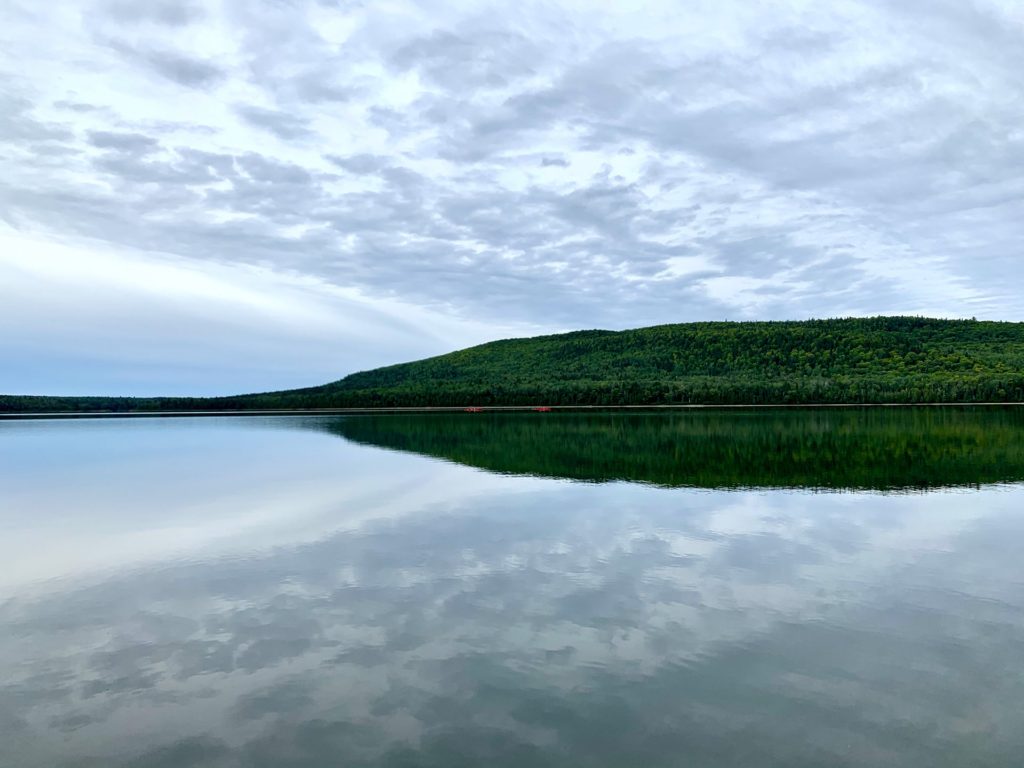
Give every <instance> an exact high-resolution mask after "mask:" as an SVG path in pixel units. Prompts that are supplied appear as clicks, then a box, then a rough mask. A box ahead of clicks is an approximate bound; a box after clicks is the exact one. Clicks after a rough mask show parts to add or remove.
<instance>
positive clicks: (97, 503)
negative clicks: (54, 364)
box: [0, 409, 1024, 768]
mask: <svg viewBox="0 0 1024 768" xmlns="http://www.w3.org/2000/svg"><path fill="white" fill-rule="evenodd" d="M1022 483H1024V411H1022V410H1014V409H894V410H890V409H885V410H821V411H731V412H721V411H707V412H704V411H701V412H686V413H678V412H677V413H657V414H640V413H635V414H623V413H614V414H594V413H590V414H585V415H573V414H564V413H553V414H525V413H519V414H489V413H485V414H473V415H470V414H454V415H440V414H436V415H434V414H432V415H419V416H407V415H393V416H351V417H321V416H316V417H291V416H289V417H235V418H173V419H172V418H167V419H157V418H153V419H111V420H88V421H70V420H68V421H63V420H40V421H7V422H0V765H2V766H4V768H7V767H8V766H10V767H11V768H14V767H17V768H37V767H38V768H65V767H67V766H78V767H81V768H86V767H88V768H100V767H102V768H110V767H112V766H133V767H134V768H143V767H145V768H151V767H152V768H155V767H157V766H163V767H167V768H171V767H173V768H200V767H201V768H243V767H245V768H248V767H249V766H254V767H256V766H259V767H262V766H266V768H287V767H290V766H291V767H294V766H308V767H309V768H314V767H315V768H330V767H333V766H346V767H350V766H356V767H358V766H403V767H405V768H412V767H413V766H436V767H437V768H442V767H443V768H452V767H454V766H516V767H517V768H523V767H526V766H530V767H532V766H542V767H543V766H617V767H619V766H636V765H644V766H650V767H654V766H690V765H692V766H701V767H710V768H715V767H717V766H743V767H744V768H749V767H752V766H780V767H781V766H786V768H794V767H796V766H807V767H808V768H810V767H811V766H815V767H818V766H826V765H827V766H914V767H915V768H920V766H930V767H934V766H958V767H962V766H975V767H976V766H1000V767H1004V766H1016V765H1021V764H1022V762H1024V484H1022Z"/></svg>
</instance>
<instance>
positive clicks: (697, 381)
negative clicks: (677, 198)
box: [259, 317, 1024, 406]
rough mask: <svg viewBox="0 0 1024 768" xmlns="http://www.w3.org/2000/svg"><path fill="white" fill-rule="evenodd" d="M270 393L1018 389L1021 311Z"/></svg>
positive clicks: (534, 348)
mask: <svg viewBox="0 0 1024 768" xmlns="http://www.w3.org/2000/svg"><path fill="white" fill-rule="evenodd" d="M259 399H260V401H262V402H266V403H276V404H279V405H282V406H283V405H286V404H293V403H301V404H303V405H308V406H315V405H337V406H374V405H377V406H392V405H393V406H400V405H401V406H418V405H424V406H425V405H455V406H457V405H468V404H476V405H489V404H494V405H499V404H504V405H530V404H538V403H544V404H548V405H634V404H667V403H720V404H736V403H815V402H936V401H944V402H963V401H988V400H993V401H1007V400H1014V401H1019V400H1024V323H993V322H976V321H955V320H932V319H925V318H912V317H881V318H867V319H850V320H812V321H806V322H779V323H687V324H681V325H662V326H655V327H652V328H641V329H637V330H632V331H621V332H612V331H577V332H575V333H567V334H560V335H556V336H541V337H537V338H532V339H509V340H505V341H497V342H492V343H490V344H482V345H480V346H477V347H471V348H469V349H464V350H461V351H458V352H452V353H450V354H447V355H441V356H440V357H433V358H429V359H427V360H420V361H417V362H414V363H405V364H402V365H393V366H388V367H386V368H378V369H376V370H372V371H366V372H363V373H357V374H353V375H351V376H348V377H346V378H344V379H342V380H341V381H338V382H334V383H332V384H327V385H325V386H322V387H315V388H312V389H308V390H299V391H293V392H285V393H279V394H276V395H274V394H271V395H262V396H259Z"/></svg>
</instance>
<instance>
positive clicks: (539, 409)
mask: <svg viewBox="0 0 1024 768" xmlns="http://www.w3.org/2000/svg"><path fill="white" fill-rule="evenodd" d="M533 410H535V411H537V412H538V413H548V412H549V411H550V410H551V409H550V408H549V407H548V406H546V405H539V406H537V407H536V408H534V409H533Z"/></svg>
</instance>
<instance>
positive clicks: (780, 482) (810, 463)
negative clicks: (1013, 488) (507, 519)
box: [309, 407, 1024, 490]
mask: <svg viewBox="0 0 1024 768" xmlns="http://www.w3.org/2000/svg"><path fill="white" fill-rule="evenodd" d="M309 426H310V427H311V428H314V429H323V430H327V431H330V432H334V433H335V434H338V435H341V436H342V437H345V438H347V439H349V440H353V441H355V442H358V443H364V444H366V445H378V446H381V447H383V448H394V449H398V450H403V451H414V452H416V453H422V454H427V455H430V456H437V457H439V458H444V459H449V460H452V461H457V462H461V463H463V464H469V465H470V466H474V467H481V468H482V469H489V470H492V471H496V472H505V473H512V474H526V475H539V476H543V477H565V478H572V479H574V480H589V481H607V480H630V481H633V482H644V483H652V484H655V485H665V486H673V487H677V486H691V487H696V488H822V489H823V488H830V489H855V490H907V489H928V488H944V487H953V486H975V485H979V484H984V483H1007V482H1018V481H1021V480H1024V441H1022V440H1021V435H1024V409H1020V408H1016V407H1009V408H930V407H929V408H863V409H850V408H833V409H812V410H797V411H793V410H782V409H776V410H765V409H748V410H717V411H715V410H710V411H704V410H700V411H668V412H665V411H661V412H639V413H637V412H622V411H618V412H604V413H596V414H595V413H590V414H587V413H571V412H570V413H567V412H558V413H550V414H543V415H541V414H530V415H528V416H527V415H525V414H522V413H502V412H492V413H487V414H484V415H477V416H474V417H473V418H466V416H465V415H463V414H457V415H452V414H444V413H442V414H437V413H427V414H423V413H421V414H402V415H385V416H364V417H360V418H351V419H342V420H336V421H319V422H312V421H311V422H309Z"/></svg>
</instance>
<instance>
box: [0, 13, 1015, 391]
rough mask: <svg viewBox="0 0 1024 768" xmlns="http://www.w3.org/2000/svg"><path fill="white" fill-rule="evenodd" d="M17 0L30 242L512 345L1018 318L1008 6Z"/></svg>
mask: <svg viewBox="0 0 1024 768" xmlns="http://www.w3.org/2000/svg"><path fill="white" fill-rule="evenodd" d="M3 14H4V17H5V18H4V22H5V23H4V25H3V31H2V32H0V35H2V43H3V45H2V46H0V48H2V50H3V51H4V54H2V59H0V77H2V87H0V99H2V101H3V105H2V108H0V115H2V117H0V142H2V144H0V151H2V153H3V155H2V156H3V158H4V165H5V173H4V174H3V177H2V178H0V211H2V216H3V219H4V220H5V221H6V223H7V225H8V226H9V227H11V228H13V229H14V230H15V231H16V232H18V233H21V234H23V235H24V234H26V233H28V234H30V235H31V236H32V237H44V238H57V237H59V238H61V239H63V240H64V241H65V242H70V243H72V244H74V243H78V242H80V241H82V240H84V239H88V240H89V241H90V242H91V243H92V244H93V247H94V248H95V247H98V248H100V249H103V248H105V247H109V248H110V249H115V250H119V251H126V250H128V251H131V252H132V253H134V254H135V256H134V258H136V259H137V260H146V259H149V258H152V256H151V254H153V253H160V254H162V256H163V257H164V258H166V257H168V256H170V257H174V258H178V259H183V260H190V261H200V262H206V263H214V264H217V265H223V266H226V267H228V268H236V267H240V268H243V269H250V268H254V267H255V268H259V269H263V270H266V271H268V273H272V274H275V275H281V276H291V277H296V276H298V277H299V278H301V279H310V280H316V281H318V282H321V283H323V284H325V285H327V286H332V287H335V288H340V289H344V290H346V291H351V292H357V293H358V294H359V295H360V296H361V297H365V298H368V299H371V300H373V299H378V298H384V297H386V298H388V299H390V300H392V301H396V302H399V303H401V304H402V305H403V306H405V307H408V308H410V311H412V312H415V311H418V310H419V309H421V308H428V309H430V310H431V311H435V312H438V313H441V314H443V315H445V316H447V317H451V318H455V319H458V318H473V319H474V320H475V321H477V322H479V323H484V324H489V325H490V327H491V328H492V335H495V336H496V335H500V334H499V329H502V330H504V329H507V328H509V327H513V326H514V327H518V328H524V329H527V330H530V329H533V330H538V331H540V330H558V329H563V328H574V327H595V326H601V327H629V326H638V325H645V324H652V323H660V322H673V321H684V320H693V319H707V318H730V319H745V318H799V317H809V316H824V315H829V316H832V315H845V314H869V313H883V312H885V313H889V312H901V313H923V314H932V315H951V316H978V317H990V318H1003V319H1021V318H1022V317H1024V300H1022V299H1021V298H1020V292H1019V291H1017V290H1014V289H1013V286H1012V283H1011V282H1010V281H1011V280H1012V279H1013V278H1014V277H1015V273H1016V270H1017V269H1018V262H1019V256H1020V242H1021V240H1022V235H1024V224H1021V222H1022V221H1024V202H1022V201H1024V194H1022V193H1024V182H1022V181H1021V178H1020V175H1019V173H1018V172H1017V169H1018V168H1019V167H1020V165H1021V162H1022V161H1024V131H1022V130H1021V128H1020V126H1021V124H1022V123H1024V107H1022V106H1021V104H1024V98H1022V97H1024V93H1022V91H1024V86H1022V85H1021V81H1020V77H1019V72H1020V71H1021V70H1022V69H1024V53H1022V51H1024V46H1022V45H1021V43H1022V42H1024V15H1022V13H1021V11H1020V9H1019V6H1018V5H1017V4H1015V3H1012V2H1009V1H1008V0H979V2H975V3H971V4H965V3H962V2H954V1H953V0H939V1H938V2H929V3H923V2H906V1H905V0H901V2H895V1H893V2H885V1H883V0H877V1H876V2H838V3H829V4H827V5H822V4H820V3H805V2H796V1H795V0H775V1H774V2H768V3H759V4H757V5H756V6H753V7H752V6H751V4H749V3H742V2H739V0H736V2H725V3H722V2H716V3H710V2H708V3H703V2H697V3H688V4H685V5H684V6H681V5H679V4H677V3H653V2H652V3H644V4H641V5H640V6H635V5H631V6H630V8H629V10H625V9H617V8H615V7H604V8H594V7H592V6H591V5H590V4H582V3H573V2H562V3H544V4H534V3H526V4H518V5H517V6H516V8H515V9H514V10H510V9H509V7H508V6H507V4H494V5H493V6H487V5H484V4H480V3H471V4H458V3H431V2H420V3H407V2H399V3H395V4H389V5H387V6H381V5H380V4H365V5H364V4H361V3H355V2H352V3H341V2H338V3H335V2H326V1H321V2H313V1H312V0H309V1H308V2H304V1H303V0H292V1H290V2H277V3H269V2H267V3H236V2H229V1H227V0H225V1H224V2H208V3H198V2H197V3H177V2H175V3H170V2H167V3H164V2H154V3H145V4H138V3H125V2H120V0H105V1H103V2H93V3H79V2H76V3H70V2H64V3H55V4H47V6H46V8H45V9H44V8H42V7H41V6H38V5H37V4H34V3H28V2H21V3H19V2H15V3H13V4H8V6H7V9H6V10H5V11H4V12H3ZM15 255H16V256H17V255H18V254H17V253H15ZM2 277H3V276H2V275H0V279H2ZM282 279H285V278H284V277H282ZM350 325H351V326H353V327H354V326H355V325H357V323H355V322H352V323H350ZM374 334H375V331H374V329H373V327H372V326H371V327H370V328H368V329H367V331H366V335H367V337H368V338H373V337H374ZM451 340H452V342H454V343H452V344H450V345H449V346H457V344H458V342H461V341H464V340H465V339H464V338H462V337H458V336H456V337H454V338H452V339H451ZM428 346H429V345H426V344H425V345H424V347H423V349H424V351H426V350H427V347H428ZM394 351H395V352H396V353H397V352H398V351H399V350H397V349H395V350H394ZM430 351H434V350H433V349H431V350H430ZM352 357H353V358H354V359H353V362H352V364H351V366H350V365H349V364H347V363H345V362H342V361H337V363H336V366H337V373H338V375H341V374H342V373H345V372H347V370H351V369H353V368H358V367H363V366H362V365H361V363H362V362H363V358H362V357H361V354H360V353H358V352H356V353H354V354H353V356H352ZM309 372H310V373H312V371H309ZM317 373H319V370H317Z"/></svg>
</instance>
